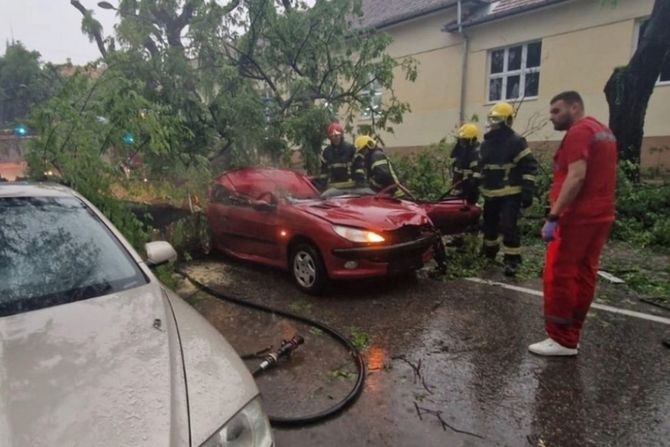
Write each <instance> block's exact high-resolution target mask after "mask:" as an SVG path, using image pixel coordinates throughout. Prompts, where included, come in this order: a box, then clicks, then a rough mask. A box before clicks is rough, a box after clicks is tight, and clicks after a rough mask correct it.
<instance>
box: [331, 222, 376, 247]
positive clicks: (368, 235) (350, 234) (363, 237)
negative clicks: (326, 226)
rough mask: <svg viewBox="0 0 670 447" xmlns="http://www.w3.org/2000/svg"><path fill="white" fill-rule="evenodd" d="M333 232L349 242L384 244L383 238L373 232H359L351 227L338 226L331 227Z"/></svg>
mask: <svg viewBox="0 0 670 447" xmlns="http://www.w3.org/2000/svg"><path fill="white" fill-rule="evenodd" d="M333 230H335V233H337V234H339V235H340V236H342V237H343V238H345V239H346V240H348V241H351V242H363V243H368V244H370V243H372V244H377V243H379V242H384V237H383V236H380V235H378V234H377V233H375V232H373V231H367V230H359V229H358V228H351V227H342V226H340V225H333Z"/></svg>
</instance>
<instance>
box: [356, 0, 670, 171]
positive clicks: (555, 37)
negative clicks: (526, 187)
mask: <svg viewBox="0 0 670 447" xmlns="http://www.w3.org/2000/svg"><path fill="white" fill-rule="evenodd" d="M653 4H654V1H653V0H635V1H633V0H623V1H622V0H620V1H619V2H618V3H617V4H616V5H615V6H613V5H611V4H606V3H605V2H602V1H601V0H499V1H490V0H460V1H457V0H413V1H406V0H363V11H364V13H365V15H364V17H363V19H362V22H361V26H364V27H370V28H376V29H379V30H381V31H384V32H386V33H388V34H389V35H391V37H392V38H393V43H392V44H391V45H390V47H389V53H390V54H391V55H392V56H393V57H395V58H396V59H402V58H405V57H413V58H414V59H416V60H417V61H418V63H419V67H418V70H419V76H418V79H417V81H416V82H415V83H412V82H409V81H406V80H405V79H404V78H402V77H401V76H398V77H397V78H396V80H395V81H394V89H395V92H396V94H397V95H398V96H399V97H400V99H401V100H403V101H406V102H409V103H410V105H411V109H412V112H411V113H408V114H406V115H405V116H404V123H403V124H401V125H398V126H395V134H393V135H384V140H385V142H386V144H387V146H388V148H389V149H390V150H391V151H393V152H409V151H412V150H416V149H418V148H421V147H424V146H426V145H429V144H431V143H434V142H437V141H439V140H440V139H441V138H443V137H445V136H448V135H453V133H454V130H455V129H456V127H457V126H458V124H459V123H460V122H461V121H462V120H464V119H465V120H467V119H469V118H470V117H472V116H473V115H476V116H478V117H479V119H480V121H481V122H482V123H483V122H484V121H485V117H486V113H487V111H488V109H489V108H490V106H491V105H492V104H493V103H495V102H496V101H498V100H508V101H510V102H513V103H514V102H517V103H518V102H520V101H522V102H523V103H522V105H521V108H520V111H519V115H518V116H517V119H516V124H515V128H516V129H517V130H519V131H522V132H523V131H527V132H528V136H527V138H528V140H529V141H530V143H531V145H532V146H535V147H541V146H545V147H555V146H556V144H557V143H558V142H559V141H560V138H561V137H562V134H560V133H558V132H555V131H554V130H553V127H552V126H551V123H548V124H546V125H545V126H544V127H541V124H542V123H543V122H546V118H547V115H548V103H549V100H550V99H551V97H552V96H553V95H555V94H556V93H559V92H561V91H563V90H577V91H579V92H580V93H581V94H582V96H583V97H584V100H585V102H586V107H587V113H588V114H590V115H593V116H595V117H596V118H598V119H600V120H601V121H603V122H605V123H607V122H608V120H609V112H608V107H607V102H606V100H605V95H604V93H603V89H604V86H605V83H606V82H607V80H608V79H609V77H610V75H611V74H612V71H613V69H614V68H615V67H617V66H622V65H626V64H627V63H628V61H629V59H630V57H631V56H632V54H633V52H634V50H635V48H636V45H637V42H638V39H639V35H640V30H641V29H643V27H644V26H645V19H646V18H648V16H649V15H650V13H651V10H652V7H653ZM668 65H669V66H668V67H666V69H665V70H664V71H663V73H662V75H661V78H660V79H659V82H658V85H657V87H656V89H655V91H654V93H653V95H652V97H651V100H650V103H649V108H648V110H647V116H646V123H645V138H644V142H643V148H642V165H643V167H647V168H659V169H662V170H670V125H669V124H668V108H669V107H670V106H669V105H668V104H670V63H669V64H668ZM375 95H376V96H378V97H379V100H380V101H383V97H384V92H383V91H382V90H378V91H377V92H375ZM366 119H369V116H368V115H366V114H363V116H361V121H362V122H365V120H366Z"/></svg>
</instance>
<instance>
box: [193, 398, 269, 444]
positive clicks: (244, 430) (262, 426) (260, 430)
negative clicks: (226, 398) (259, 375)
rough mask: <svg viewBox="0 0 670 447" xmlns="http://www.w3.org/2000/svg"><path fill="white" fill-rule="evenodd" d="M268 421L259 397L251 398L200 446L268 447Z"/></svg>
mask: <svg viewBox="0 0 670 447" xmlns="http://www.w3.org/2000/svg"><path fill="white" fill-rule="evenodd" d="M272 445H274V443H273V441H272V432H271V431H270V422H269V421H268V417H267V416H266V415H265V413H264V412H263V409H262V408H261V401H260V398H259V397H257V398H256V399H254V400H252V401H251V402H249V403H248V404H247V406H245V407H244V408H242V409H241V410H240V411H239V412H238V413H237V414H236V415H235V416H233V418H232V419H231V420H229V421H228V422H226V424H225V425H224V426H223V427H221V429H220V430H219V431H218V432H216V433H215V434H214V435H212V437H211V438H209V439H208V440H207V441H205V443H204V444H202V445H201V446H200V447H270V446H272Z"/></svg>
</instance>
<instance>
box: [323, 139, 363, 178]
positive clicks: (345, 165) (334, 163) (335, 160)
mask: <svg viewBox="0 0 670 447" xmlns="http://www.w3.org/2000/svg"><path fill="white" fill-rule="evenodd" d="M355 154H356V148H354V146H353V145H351V144H349V143H346V142H344V141H343V142H342V143H341V144H340V145H339V146H333V145H332V144H331V145H328V146H326V148H325V149H324V150H323V152H322V153H321V175H320V176H319V177H320V178H321V179H323V180H325V183H326V185H327V187H330V188H351V187H352V186H354V181H353V176H352V162H353V158H354V155H355Z"/></svg>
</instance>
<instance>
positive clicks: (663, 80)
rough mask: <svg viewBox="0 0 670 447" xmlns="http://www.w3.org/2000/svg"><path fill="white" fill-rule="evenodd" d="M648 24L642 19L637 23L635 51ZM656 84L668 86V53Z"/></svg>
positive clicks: (669, 74)
mask: <svg viewBox="0 0 670 447" xmlns="http://www.w3.org/2000/svg"><path fill="white" fill-rule="evenodd" d="M648 24H649V19H643V20H640V21H639V22H637V36H636V37H635V48H634V49H635V50H637V47H638V46H639V45H640V40H642V36H643V35H644V31H645V30H646V29H647V25H648ZM657 83H658V84H670V56H668V53H665V59H664V60H663V66H662V67H661V74H660V75H659V77H658V81H657Z"/></svg>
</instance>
